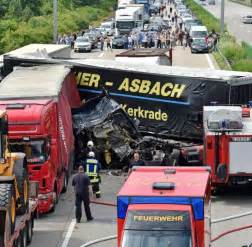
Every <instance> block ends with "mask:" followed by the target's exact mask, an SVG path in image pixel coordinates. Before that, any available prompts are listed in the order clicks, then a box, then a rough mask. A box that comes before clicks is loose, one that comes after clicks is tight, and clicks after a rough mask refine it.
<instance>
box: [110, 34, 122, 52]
mask: <svg viewBox="0 0 252 247" xmlns="http://www.w3.org/2000/svg"><path fill="white" fill-rule="evenodd" d="M112 48H115V49H122V48H124V38H123V36H122V35H117V36H115V37H114V38H113V40H112Z"/></svg>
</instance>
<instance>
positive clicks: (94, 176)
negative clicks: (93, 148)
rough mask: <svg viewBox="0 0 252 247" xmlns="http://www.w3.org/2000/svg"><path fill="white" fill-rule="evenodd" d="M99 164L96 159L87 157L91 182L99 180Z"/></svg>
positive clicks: (88, 174) (87, 168)
mask: <svg viewBox="0 0 252 247" xmlns="http://www.w3.org/2000/svg"><path fill="white" fill-rule="evenodd" d="M97 164H98V161H97V160H96V159H87V160H86V174H87V176H88V177H89V178H90V182H91V183H97V182H99V178H98V173H97V167H98V166H97Z"/></svg>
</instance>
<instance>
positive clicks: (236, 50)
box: [185, 0, 252, 72]
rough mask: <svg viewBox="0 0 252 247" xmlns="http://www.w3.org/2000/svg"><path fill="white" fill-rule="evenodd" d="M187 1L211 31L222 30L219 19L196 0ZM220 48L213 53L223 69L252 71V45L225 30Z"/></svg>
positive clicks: (219, 44)
mask: <svg viewBox="0 0 252 247" xmlns="http://www.w3.org/2000/svg"><path fill="white" fill-rule="evenodd" d="M185 3H186V5H187V6H188V7H189V8H190V9H191V10H192V12H193V14H194V15H195V16H196V17H197V18H198V19H199V20H201V22H202V23H203V25H205V26H206V27H207V28H208V30H209V31H210V32H211V31H212V30H213V29H214V30H215V31H216V32H218V33H219V32H220V21H219V19H217V18H216V17H215V16H213V15H212V14H211V13H209V12H208V11H207V10H205V9H204V8H203V7H202V6H201V5H199V4H197V3H196V2H195V1H194V0H185ZM218 50H219V51H218V52H214V53H213V55H214V57H215V59H216V61H217V63H218V65H219V67H220V68H221V69H226V70H228V69H232V70H237V71H249V72H252V47H251V46H250V45H249V44H247V43H245V42H242V43H241V44H240V43H238V42H237V41H236V39H235V38H234V37H233V36H232V35H230V34H229V33H228V32H227V31H225V34H223V35H222V36H221V37H220V40H219V43H218Z"/></svg>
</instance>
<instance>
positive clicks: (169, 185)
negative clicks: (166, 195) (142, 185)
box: [152, 182, 175, 190]
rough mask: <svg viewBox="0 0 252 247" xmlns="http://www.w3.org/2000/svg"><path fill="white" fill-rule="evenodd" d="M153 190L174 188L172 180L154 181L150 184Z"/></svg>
mask: <svg viewBox="0 0 252 247" xmlns="http://www.w3.org/2000/svg"><path fill="white" fill-rule="evenodd" d="M152 188H153V189H154V190H174V189H175V183H172V182H155V183H153V185H152Z"/></svg>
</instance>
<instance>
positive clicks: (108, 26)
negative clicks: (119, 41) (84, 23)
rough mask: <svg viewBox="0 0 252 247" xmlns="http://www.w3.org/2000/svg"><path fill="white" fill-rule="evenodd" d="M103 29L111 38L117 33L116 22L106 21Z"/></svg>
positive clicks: (103, 23)
mask: <svg viewBox="0 0 252 247" xmlns="http://www.w3.org/2000/svg"><path fill="white" fill-rule="evenodd" d="M100 28H101V29H103V30H105V32H106V34H107V35H109V36H111V35H114V33H115V22H114V21H106V22H102V24H101V26H100Z"/></svg>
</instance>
